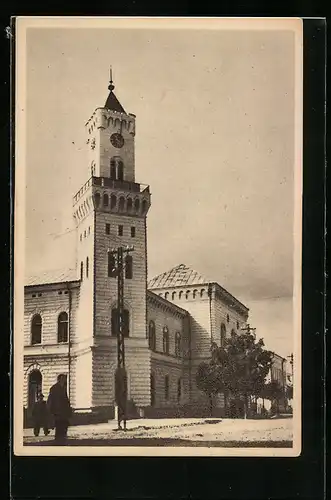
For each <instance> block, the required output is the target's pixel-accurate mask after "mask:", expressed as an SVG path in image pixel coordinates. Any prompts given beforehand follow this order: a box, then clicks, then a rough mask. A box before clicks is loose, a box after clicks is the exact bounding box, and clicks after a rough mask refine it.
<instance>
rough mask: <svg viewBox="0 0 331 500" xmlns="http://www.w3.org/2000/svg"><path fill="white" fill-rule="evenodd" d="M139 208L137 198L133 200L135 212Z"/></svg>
mask: <svg viewBox="0 0 331 500" xmlns="http://www.w3.org/2000/svg"><path fill="white" fill-rule="evenodd" d="M139 208H140V201H139V198H136V199H135V200H134V209H135V211H136V212H139Z"/></svg>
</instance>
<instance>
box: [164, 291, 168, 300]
mask: <svg viewBox="0 0 331 500" xmlns="http://www.w3.org/2000/svg"><path fill="white" fill-rule="evenodd" d="M168 297H169V292H166V293H165V294H164V298H165V299H166V300H168Z"/></svg>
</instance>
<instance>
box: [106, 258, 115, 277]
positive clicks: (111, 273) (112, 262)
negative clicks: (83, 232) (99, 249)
mask: <svg viewBox="0 0 331 500" xmlns="http://www.w3.org/2000/svg"><path fill="white" fill-rule="evenodd" d="M115 268H116V262H115V255H113V254H112V253H110V252H108V277H109V278H114V277H115Z"/></svg>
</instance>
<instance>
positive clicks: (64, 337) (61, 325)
mask: <svg viewBox="0 0 331 500" xmlns="http://www.w3.org/2000/svg"><path fill="white" fill-rule="evenodd" d="M57 341H58V343H59V344H60V343H62V342H68V314H67V313H66V312H61V313H60V314H59V317H58V318H57Z"/></svg>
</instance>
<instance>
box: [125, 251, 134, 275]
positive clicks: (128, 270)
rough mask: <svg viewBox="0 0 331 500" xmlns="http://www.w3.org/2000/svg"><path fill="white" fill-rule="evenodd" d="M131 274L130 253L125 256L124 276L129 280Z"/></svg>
mask: <svg viewBox="0 0 331 500" xmlns="http://www.w3.org/2000/svg"><path fill="white" fill-rule="evenodd" d="M132 275H133V264H132V257H131V255H127V256H126V257H125V278H126V279H127V280H131V279H132Z"/></svg>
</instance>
